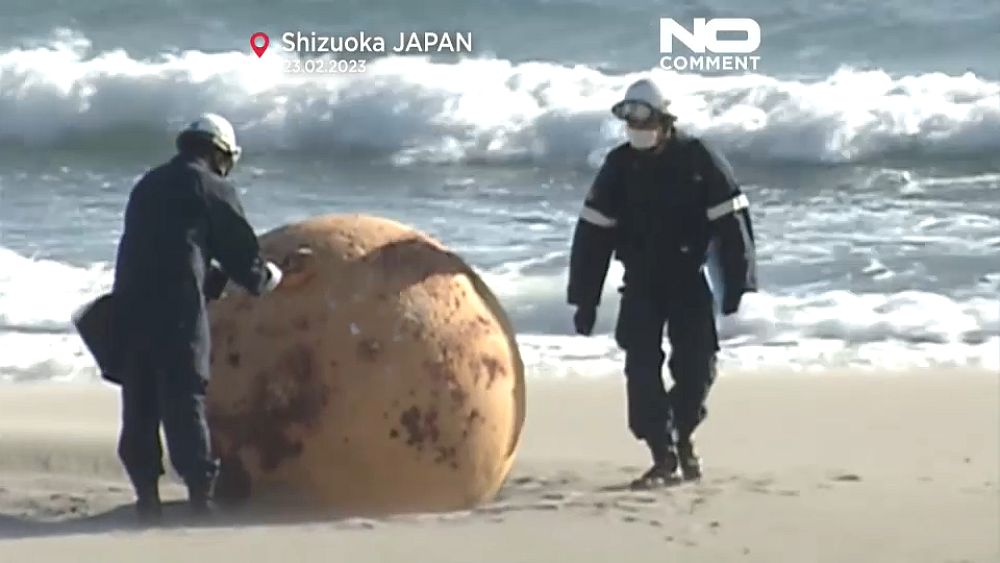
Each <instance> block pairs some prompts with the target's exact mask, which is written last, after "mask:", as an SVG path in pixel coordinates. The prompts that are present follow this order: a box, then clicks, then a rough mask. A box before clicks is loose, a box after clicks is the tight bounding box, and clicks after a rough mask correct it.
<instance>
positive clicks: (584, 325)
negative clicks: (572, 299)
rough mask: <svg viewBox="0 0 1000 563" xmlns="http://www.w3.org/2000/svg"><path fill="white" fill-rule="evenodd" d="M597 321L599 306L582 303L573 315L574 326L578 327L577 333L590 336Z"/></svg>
mask: <svg viewBox="0 0 1000 563" xmlns="http://www.w3.org/2000/svg"><path fill="white" fill-rule="evenodd" d="M595 321H597V307H589V306H586V305H580V306H579V307H577V308H576V313H575V314H574V315H573V326H575V327H576V333H577V334H582V335H584V336H590V333H591V332H593V331H594V322H595Z"/></svg>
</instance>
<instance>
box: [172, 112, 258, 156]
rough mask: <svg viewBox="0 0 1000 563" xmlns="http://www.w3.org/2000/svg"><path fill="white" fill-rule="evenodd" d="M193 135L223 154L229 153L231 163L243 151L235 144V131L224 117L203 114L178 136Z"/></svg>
mask: <svg viewBox="0 0 1000 563" xmlns="http://www.w3.org/2000/svg"><path fill="white" fill-rule="evenodd" d="M190 133H194V134H197V135H203V136H206V137H208V138H209V139H211V140H212V143H214V144H215V146H217V147H219V149H220V150H222V151H223V152H226V153H229V154H230V155H231V156H232V158H233V162H234V163H235V162H236V160H238V159H239V157H240V154H242V153H243V149H242V148H241V147H240V146H239V145H237V144H236V131H235V130H234V129H233V124H232V123H229V120H227V119H226V118H225V117H222V116H221V115H216V114H214V113H203V114H201V115H200V116H198V119H195V120H194V121H192V122H191V123H189V124H188V125H187V127H185V128H184V129H183V130H182V131H181V132H180V135H185V134H190Z"/></svg>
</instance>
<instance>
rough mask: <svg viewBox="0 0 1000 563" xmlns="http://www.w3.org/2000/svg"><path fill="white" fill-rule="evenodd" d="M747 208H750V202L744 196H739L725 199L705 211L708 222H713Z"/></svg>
mask: <svg viewBox="0 0 1000 563" xmlns="http://www.w3.org/2000/svg"><path fill="white" fill-rule="evenodd" d="M748 207H750V200H748V199H747V196H746V194H740V195H738V196H735V197H733V198H732V199H727V200H726V201H723V202H722V203H720V204H718V205H713V206H712V207H709V208H708V211H707V214H708V220H709V221H715V220H716V219H718V218H720V217H725V216H726V215H729V214H730V213H735V212H737V211H739V210H741V209H746V208H748Z"/></svg>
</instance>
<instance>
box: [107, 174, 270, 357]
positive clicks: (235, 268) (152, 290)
mask: <svg viewBox="0 0 1000 563" xmlns="http://www.w3.org/2000/svg"><path fill="white" fill-rule="evenodd" d="M213 259H214V260H217V261H218V262H219V263H220V264H221V266H222V269H223V270H224V272H225V274H226V275H227V276H228V277H229V278H231V279H232V280H233V281H235V282H236V283H238V284H239V285H241V286H243V287H244V288H246V289H247V290H248V291H249V292H251V293H252V294H255V295H259V294H261V293H262V292H263V291H264V288H265V287H266V284H267V282H268V281H269V277H270V276H269V273H268V271H267V267H266V262H265V261H264V260H263V259H262V257H261V256H260V249H259V246H258V242H257V237H256V235H255V234H254V231H253V229H252V228H251V226H250V225H249V223H248V222H247V220H246V217H245V216H244V212H243V208H242V206H241V205H240V202H239V199H238V198H237V195H236V190H235V189H234V188H233V186H232V185H231V184H230V183H229V182H228V181H226V180H225V179H224V178H223V177H222V176H220V175H219V174H217V173H215V172H214V171H213V170H211V169H210V168H209V167H208V165H207V164H206V163H205V162H204V161H203V160H201V159H199V158H196V157H191V156H186V155H178V156H176V157H174V158H173V159H172V160H170V161H169V162H167V163H166V164H163V165H162V166H159V167H157V168H155V169H153V170H152V171H150V172H148V173H147V174H146V175H145V176H144V177H143V178H142V179H141V180H140V181H139V182H138V184H136V186H135V188H133V190H132V193H131V195H130V196H129V200H128V205H127V207H126V211H125V229H124V233H123V234H122V238H121V242H120V244H119V246H118V256H117V263H116V267H115V280H114V288H113V290H112V294H113V295H114V301H115V321H114V331H113V334H114V339H115V346H116V348H118V349H119V350H118V351H119V353H122V354H125V353H128V352H138V353H143V354H150V355H152V356H153V357H154V359H155V360H156V361H157V363H159V364H160V365H166V366H168V367H172V368H175V369H178V370H194V372H195V373H197V374H200V375H202V376H204V377H208V372H209V368H208V366H209V353H210V335H209V325H208V317H207V311H206V305H205V304H206V299H205V279H206V275H207V274H208V273H209V271H210V267H211V266H210V264H211V261H212V260H213ZM216 291H217V290H216Z"/></svg>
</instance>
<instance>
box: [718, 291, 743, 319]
mask: <svg viewBox="0 0 1000 563" xmlns="http://www.w3.org/2000/svg"><path fill="white" fill-rule="evenodd" d="M742 299H743V292H742V291H736V292H733V293H727V294H726V295H725V296H724V297H723V298H722V314H723V315H725V316H729V315H732V314H733V313H735V312H736V311H737V310H739V308H740V301H741V300H742Z"/></svg>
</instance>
